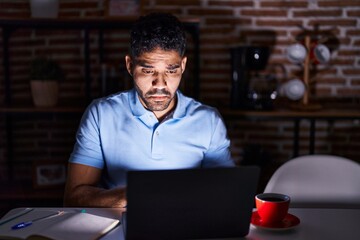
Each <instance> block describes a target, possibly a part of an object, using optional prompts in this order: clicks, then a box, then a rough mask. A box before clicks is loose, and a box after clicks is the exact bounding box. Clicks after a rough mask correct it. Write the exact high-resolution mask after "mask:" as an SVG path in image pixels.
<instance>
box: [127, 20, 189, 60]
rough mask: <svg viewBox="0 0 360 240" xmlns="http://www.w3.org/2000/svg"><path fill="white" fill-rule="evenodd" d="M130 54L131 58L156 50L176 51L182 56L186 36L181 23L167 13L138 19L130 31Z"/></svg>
mask: <svg viewBox="0 0 360 240" xmlns="http://www.w3.org/2000/svg"><path fill="white" fill-rule="evenodd" d="M130 35H131V41H130V52H131V55H132V57H138V56H140V55H141V54H142V53H145V52H150V51H152V50H154V49H156V48H160V49H162V50H166V51H170V50H175V51H177V52H178V53H179V54H180V56H184V54H185V49H186V36H185V32H184V29H183V26H182V24H181V22H180V21H179V20H178V19H177V18H176V17H175V16H173V15H171V14H168V13H150V14H148V15H146V16H143V17H140V18H139V19H138V20H137V21H136V22H135V24H134V26H133V28H132V30H131V34H130Z"/></svg>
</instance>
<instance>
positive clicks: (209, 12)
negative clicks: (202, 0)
mask: <svg viewBox="0 0 360 240" xmlns="http://www.w3.org/2000/svg"><path fill="white" fill-rule="evenodd" d="M188 13H189V14H190V15H197V16H214V15H218V16H223V17H226V16H232V15H233V10H231V9H212V8H211V9H210V8H190V9H189V10H188Z"/></svg>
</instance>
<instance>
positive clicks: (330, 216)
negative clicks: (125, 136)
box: [4, 208, 360, 240]
mask: <svg viewBox="0 0 360 240" xmlns="http://www.w3.org/2000/svg"><path fill="white" fill-rule="evenodd" d="M44 209H45V208H44ZM46 209H49V208H46ZM85 209H86V212H88V213H92V214H96V215H100V216H105V217H111V218H118V219H121V214H122V210H121V209H116V208H85ZM21 210H22V208H16V209H12V210H11V211H9V212H8V213H7V214H6V215H5V216H4V217H6V216H10V215H11V214H14V213H16V212H17V211H21ZM61 210H65V211H66V210H79V211H80V210H81V208H64V209H61ZM289 212H290V213H291V214H293V215H296V216H297V217H299V218H300V220H301V223H300V225H299V226H297V227H296V228H295V229H292V230H288V231H267V230H260V229H257V228H255V227H253V226H250V231H249V234H248V235H247V236H246V237H245V239H249V240H265V239H266V240H273V239H277V240H278V239H280V240H281V239H291V240H297V239H299V240H300V239H301V240H303V239H306V240H313V239H314V240H315V239H316V240H318V239H327V240H338V239H360V227H359V226H360V225H359V219H360V209H324V208H321V209H317V208H291V209H290V210H289ZM115 239H116V240H122V239H123V229H122V226H121V225H120V226H118V227H117V228H115V229H114V230H113V231H111V232H109V233H108V234H107V235H105V236H104V237H103V238H101V240H115ZM242 239H244V238H242Z"/></svg>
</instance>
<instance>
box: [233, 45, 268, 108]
mask: <svg viewBox="0 0 360 240" xmlns="http://www.w3.org/2000/svg"><path fill="white" fill-rule="evenodd" d="M230 52H231V70H232V71H231V99H230V106H231V107H232V108H239V109H259V108H266V106H265V105H266V104H267V102H268V101H267V100H266V101H265V102H264V103H263V102H261V103H259V99H254V98H253V96H252V92H251V90H250V82H251V80H252V78H256V77H258V76H259V75H258V72H259V71H261V70H264V69H265V68H266V65H267V62H268V59H269V55H270V49H269V47H262V46H239V47H234V48H231V49H230ZM261 101H263V100H261ZM259 104H260V105H259Z"/></svg>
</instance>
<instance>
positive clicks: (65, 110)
mask: <svg viewBox="0 0 360 240" xmlns="http://www.w3.org/2000/svg"><path fill="white" fill-rule="evenodd" d="M84 110H85V107H67V106H58V107H32V106H29V107H25V106H24V107H0V113H9V114H10V113H14V114H15V113H83V112H84Z"/></svg>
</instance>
